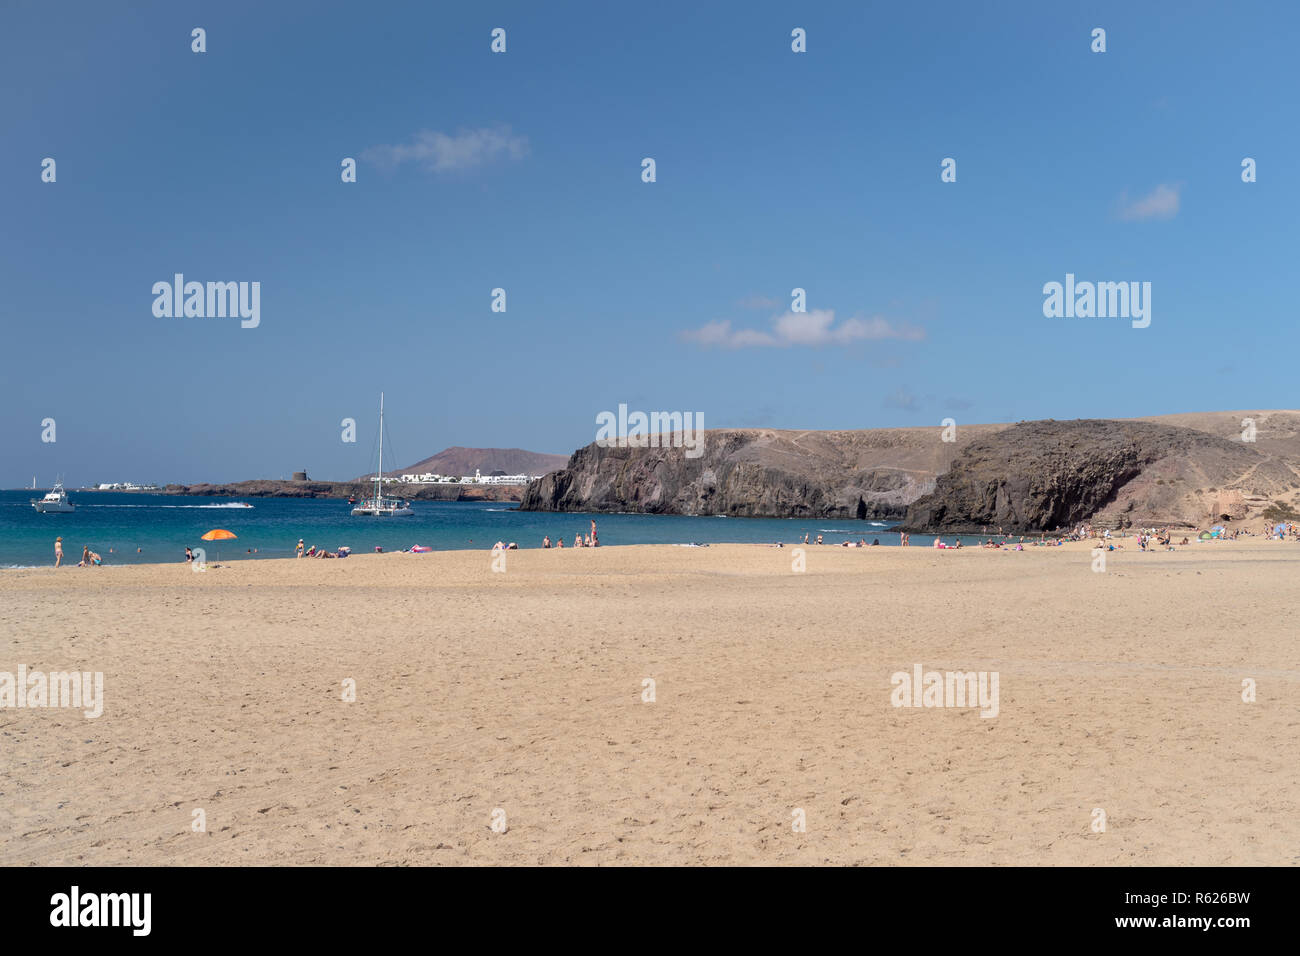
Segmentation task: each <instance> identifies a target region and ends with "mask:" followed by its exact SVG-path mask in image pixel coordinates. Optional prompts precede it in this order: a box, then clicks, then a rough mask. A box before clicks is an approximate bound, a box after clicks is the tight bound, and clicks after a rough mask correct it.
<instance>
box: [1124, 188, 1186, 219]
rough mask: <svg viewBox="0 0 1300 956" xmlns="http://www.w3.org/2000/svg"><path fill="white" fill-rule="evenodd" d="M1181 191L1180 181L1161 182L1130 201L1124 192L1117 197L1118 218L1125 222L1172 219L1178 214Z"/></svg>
mask: <svg viewBox="0 0 1300 956" xmlns="http://www.w3.org/2000/svg"><path fill="white" fill-rule="evenodd" d="M1181 191H1182V184H1181V183H1172V184H1171V183H1161V184H1160V185H1159V186H1157V187H1156V188H1155V189H1153V190H1151V192H1149V193H1148V194H1147V195H1145V196H1143V197H1142V198H1141V199H1134V200H1132V201H1130V200H1129V198H1128V193H1124V195H1122V196H1121V197H1120V199H1119V218H1120V219H1123V220H1125V221H1126V222H1146V221H1147V220H1149V219H1173V218H1174V216H1176V215H1178V205H1179V202H1180V197H1179V193H1180V192H1181Z"/></svg>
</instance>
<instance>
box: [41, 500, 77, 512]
mask: <svg viewBox="0 0 1300 956" xmlns="http://www.w3.org/2000/svg"><path fill="white" fill-rule="evenodd" d="M32 507H33V508H35V509H36V510H37V511H39V512H40V513H41V514H43V515H48V514H71V513H72V512H74V511H76V510H77V506H76V505H74V504H71V503H70V502H67V501H33V502H32Z"/></svg>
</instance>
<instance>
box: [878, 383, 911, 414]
mask: <svg viewBox="0 0 1300 956" xmlns="http://www.w3.org/2000/svg"><path fill="white" fill-rule="evenodd" d="M885 407H886V408H901V409H903V410H904V411H908V412H914V411H916V410H917V408H918V407H919V405H918V403H917V400H916V396H915V395H913V394H912V392H911V391H910V390H909V389H908V387H907V386H906V385H900V386H898V388H897V389H896V390H895V391H893V392H891V393H890V394H889V395H886V396H885Z"/></svg>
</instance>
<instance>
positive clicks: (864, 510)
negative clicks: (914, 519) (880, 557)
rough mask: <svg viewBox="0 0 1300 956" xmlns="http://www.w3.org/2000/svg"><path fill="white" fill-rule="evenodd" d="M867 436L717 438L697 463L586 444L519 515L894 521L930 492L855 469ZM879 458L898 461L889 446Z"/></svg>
mask: <svg viewBox="0 0 1300 956" xmlns="http://www.w3.org/2000/svg"><path fill="white" fill-rule="evenodd" d="M866 434H867V433H856V434H855V433H848V432H845V433H820V434H818V433H784V432H776V431H762V430H745V429H738V430H735V431H728V430H715V431H710V432H708V433H707V439H706V441H705V443H704V454H703V455H701V456H700V457H698V458H688V457H687V456H686V454H685V452H684V450H683V449H681V448H618V447H602V446H600V445H597V444H594V443H593V444H591V445H587V446H585V447H583V448H580V449H578V450H577V451H576V452H574V453H573V456H572V457H571V458H570V459H569V464H568V466H567V467H566V468H564V469H562V470H560V471H557V472H552V473H551V474H549V475H547V476H545V477H544V478H542V479H540V480H539V481H534V482H533V483H531V484H530V485H529V486H528V489H527V491H525V493H524V497H523V501H522V503H521V504H520V510H521V511H630V512H643V513H648V514H681V515H730V516H734V517H819V518H899V517H902V515H903V513H904V511H905V509H906V506H907V503H908V502H909V501H911V500H912V499H914V498H915V497H916V496H917V495H919V494H920V493H921V492H922V491H924V490H926V489H927V488H928V485H927V484H926V482H927V480H928V479H929V477H930V475H929V474H928V473H925V472H920V473H917V472H915V471H909V470H906V469H903V468H899V467H879V468H871V467H865V468H864V467H862V455H863V454H868V453H869V451H868V452H863V450H862V449H863V448H864V447H865V446H866V444H867V443H868V441H869V439H866V438H863V437H861V435H866ZM936 434H937V432H936ZM807 435H811V437H809V438H808V444H807V445H803V446H801V445H799V444H798V441H797V438H798V437H803V436H807ZM791 436H795V437H793V438H792V437H791ZM826 436H830V437H826ZM936 441H937V439H931V440H930V445H934V444H935V442H936ZM877 443H879V442H877ZM909 448H910V446H905V447H904V448H903V451H904V452H906V451H907V450H909ZM886 452H887V453H890V454H894V455H898V454H900V452H899V451H898V450H897V449H896V448H893V447H892V446H891V447H890V448H887V449H886ZM876 454H877V456H879V455H880V454H881V453H880V452H879V450H878V449H877V450H876ZM855 456H856V457H855Z"/></svg>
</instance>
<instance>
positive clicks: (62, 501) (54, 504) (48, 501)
mask: <svg viewBox="0 0 1300 956" xmlns="http://www.w3.org/2000/svg"><path fill="white" fill-rule="evenodd" d="M35 486H36V479H35V478H33V479H32V487H33V488H35ZM32 507H33V508H35V509H36V510H37V511H39V512H40V513H41V514H70V513H72V512H73V511H76V510H77V506H76V505H74V504H73V503H72V502H71V501H69V500H68V493H67V492H66V491H64V490H63V482H61V481H56V482H55V483H54V487H53V488H51V489H50V490H49V491H47V492H46V493H45V497H44V498H42V499H41V500H40V501H37V500H36V499H35V498H33V499H32Z"/></svg>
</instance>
